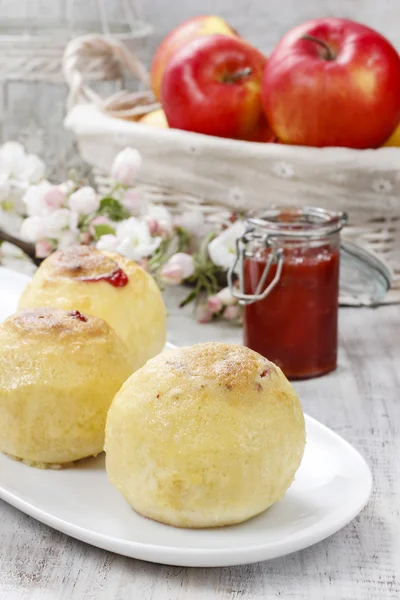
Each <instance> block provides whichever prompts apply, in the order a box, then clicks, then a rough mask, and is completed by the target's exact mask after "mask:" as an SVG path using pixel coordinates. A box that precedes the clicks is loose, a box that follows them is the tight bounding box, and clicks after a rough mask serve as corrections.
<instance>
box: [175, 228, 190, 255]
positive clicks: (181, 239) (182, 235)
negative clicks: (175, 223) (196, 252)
mask: <svg viewBox="0 0 400 600" xmlns="http://www.w3.org/2000/svg"><path fill="white" fill-rule="evenodd" d="M175 231H176V235H177V237H178V248H177V250H176V251H177V252H186V251H187V250H188V249H189V246H190V235H189V233H188V232H187V231H186V229H184V228H183V227H175Z"/></svg>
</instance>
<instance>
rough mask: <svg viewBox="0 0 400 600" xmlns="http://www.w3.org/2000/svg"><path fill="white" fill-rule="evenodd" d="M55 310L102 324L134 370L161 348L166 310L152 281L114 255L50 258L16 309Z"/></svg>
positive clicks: (80, 250)
mask: <svg viewBox="0 0 400 600" xmlns="http://www.w3.org/2000/svg"><path fill="white" fill-rule="evenodd" d="M32 306H55V307H57V308H63V309H71V310H73V309H76V310H80V311H82V312H83V313H87V314H90V315H95V316H96V317H100V318H101V319H104V320H105V321H107V323H109V324H110V325H111V327H113V328H114V329H115V331H116V332H117V333H118V335H119V336H120V337H121V338H122V339H123V340H124V342H125V343H126V345H127V347H128V350H129V354H130V356H131V364H132V367H133V370H135V369H138V368H139V367H141V366H142V365H143V364H144V363H145V362H146V361H147V360H148V359H149V358H152V357H153V356H155V355H156V354H158V353H159V352H161V350H162V349H163V347H164V344H165V338H166V309H165V305H164V302H163V299H162V296H161V293H160V291H159V289H158V287H157V284H156V283H155V281H154V279H153V278H152V277H151V275H149V274H148V273H146V271H144V270H143V269H142V268H141V267H139V266H138V265H137V264H136V263H134V262H133V261H132V260H129V259H128V258H124V257H123V256H120V255H119V254H113V253H109V252H100V250H97V249H96V248H94V247H92V246H74V247H71V248H68V249H67V250H58V251H57V252H54V254H52V255H50V256H49V257H48V258H47V259H46V260H45V261H44V262H43V263H42V265H41V266H40V268H39V269H38V270H37V272H36V273H35V275H34V276H33V279H32V281H31V282H30V283H29V284H28V285H27V287H26V288H25V290H24V291H23V293H22V296H21V299H20V303H19V308H26V307H32Z"/></svg>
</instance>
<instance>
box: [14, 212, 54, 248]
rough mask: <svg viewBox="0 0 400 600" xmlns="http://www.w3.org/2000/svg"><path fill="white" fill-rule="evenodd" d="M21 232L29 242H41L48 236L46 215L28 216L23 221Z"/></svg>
mask: <svg viewBox="0 0 400 600" xmlns="http://www.w3.org/2000/svg"><path fill="white" fill-rule="evenodd" d="M20 233H21V237H22V238H23V239H24V240H26V241H27V242H39V241H40V240H42V239H44V238H46V237H47V234H48V230H47V224H46V219H45V217H39V216H33V217H27V218H26V219H25V220H24V221H23V222H22V225H21V231H20Z"/></svg>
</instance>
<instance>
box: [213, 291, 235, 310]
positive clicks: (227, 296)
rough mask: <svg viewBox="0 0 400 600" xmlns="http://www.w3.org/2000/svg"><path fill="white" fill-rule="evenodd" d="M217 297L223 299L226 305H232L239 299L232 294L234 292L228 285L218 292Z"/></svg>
mask: <svg viewBox="0 0 400 600" xmlns="http://www.w3.org/2000/svg"><path fill="white" fill-rule="evenodd" d="M217 297H218V298H219V299H220V300H221V302H222V304H224V305H225V306H231V304H237V299H236V298H235V297H234V296H232V292H231V290H230V289H229V288H228V287H225V288H223V289H222V290H220V291H219V292H218V294H217Z"/></svg>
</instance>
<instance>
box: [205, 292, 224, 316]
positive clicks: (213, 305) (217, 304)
mask: <svg viewBox="0 0 400 600" xmlns="http://www.w3.org/2000/svg"><path fill="white" fill-rule="evenodd" d="M222 306H223V304H222V301H221V300H220V299H219V298H218V296H210V297H209V299H208V308H209V310H210V311H211V312H212V313H213V314H215V313H218V312H219V311H220V310H221V308H222Z"/></svg>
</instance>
